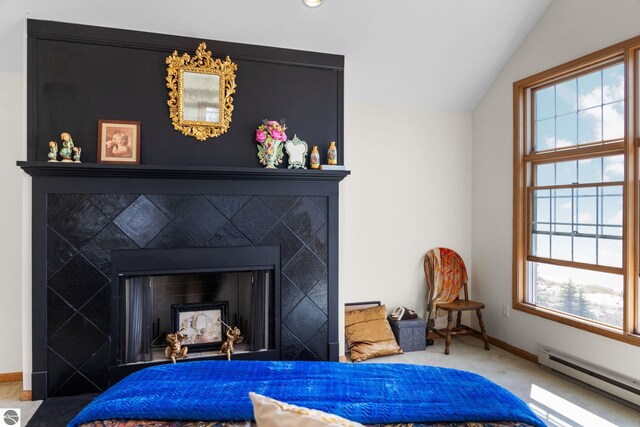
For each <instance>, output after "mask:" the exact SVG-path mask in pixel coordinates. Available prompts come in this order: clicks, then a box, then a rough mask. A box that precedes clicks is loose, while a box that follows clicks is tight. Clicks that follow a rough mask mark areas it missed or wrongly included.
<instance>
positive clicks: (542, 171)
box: [535, 163, 556, 187]
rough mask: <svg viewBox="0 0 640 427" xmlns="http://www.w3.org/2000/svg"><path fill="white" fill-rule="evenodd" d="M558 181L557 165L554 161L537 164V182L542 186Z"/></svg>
mask: <svg viewBox="0 0 640 427" xmlns="http://www.w3.org/2000/svg"><path fill="white" fill-rule="evenodd" d="M555 182H556V165H555V164H554V163H544V164H540V165H536V183H535V185H537V186H539V187H541V186H543V185H554V184H555Z"/></svg>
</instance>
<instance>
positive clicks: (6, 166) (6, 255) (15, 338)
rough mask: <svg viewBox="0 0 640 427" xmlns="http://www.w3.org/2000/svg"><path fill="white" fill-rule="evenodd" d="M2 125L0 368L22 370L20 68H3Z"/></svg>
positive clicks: (22, 79) (0, 74)
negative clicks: (4, 347) (1, 345)
mask: <svg viewBox="0 0 640 427" xmlns="http://www.w3.org/2000/svg"><path fill="white" fill-rule="evenodd" d="M0 82H2V85H3V89H2V95H0V129H2V133H1V134H2V137H1V138H2V141H3V142H2V144H1V145H2V155H1V156H0V182H2V202H1V204H2V207H1V208H0V224H1V226H0V271H1V272H2V280H0V324H1V325H3V326H2V328H0V340H2V341H4V342H5V343H8V351H5V352H3V356H2V357H0V372H20V371H22V355H21V354H22V342H23V338H22V333H23V332H24V331H23V328H22V322H21V317H22V309H21V301H22V261H21V256H20V254H21V251H22V221H23V215H22V200H23V197H22V194H23V193H22V182H23V177H22V172H21V171H20V170H19V169H18V168H17V167H16V160H17V159H20V158H24V156H25V155H26V148H25V147H26V145H25V143H24V124H23V123H24V105H25V104H24V102H23V96H22V95H23V82H24V76H23V75H22V73H17V72H1V71H0Z"/></svg>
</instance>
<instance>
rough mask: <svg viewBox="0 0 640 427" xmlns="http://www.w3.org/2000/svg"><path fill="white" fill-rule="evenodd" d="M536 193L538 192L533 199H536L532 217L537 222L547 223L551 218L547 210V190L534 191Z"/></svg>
mask: <svg viewBox="0 0 640 427" xmlns="http://www.w3.org/2000/svg"><path fill="white" fill-rule="evenodd" d="M536 193H538V194H536V197H535V198H534V200H535V201H536V204H535V212H534V218H535V219H536V221H537V222H538V223H541V222H546V223H548V222H549V221H550V220H551V216H550V210H549V208H550V206H551V204H550V199H549V190H541V191H536Z"/></svg>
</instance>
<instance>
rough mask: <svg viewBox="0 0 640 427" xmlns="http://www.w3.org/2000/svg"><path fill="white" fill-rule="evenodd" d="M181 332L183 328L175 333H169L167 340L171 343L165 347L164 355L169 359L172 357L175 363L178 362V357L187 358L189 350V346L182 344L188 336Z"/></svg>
mask: <svg viewBox="0 0 640 427" xmlns="http://www.w3.org/2000/svg"><path fill="white" fill-rule="evenodd" d="M180 332H182V329H180V330H179V331H178V332H176V333H175V334H167V342H168V343H169V345H168V346H167V348H165V349H164V355H165V356H166V358H167V359H171V360H172V361H173V363H176V359H186V358H187V352H188V351H189V347H186V346H185V347H183V346H182V343H183V342H184V340H185V339H187V336H186V335H184V334H181V333H180Z"/></svg>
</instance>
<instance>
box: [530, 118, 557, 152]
mask: <svg viewBox="0 0 640 427" xmlns="http://www.w3.org/2000/svg"><path fill="white" fill-rule="evenodd" d="M555 135H556V128H555V120H554V119H547V120H542V121H539V122H536V147H535V148H536V150H548V149H551V148H556V137H555Z"/></svg>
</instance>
